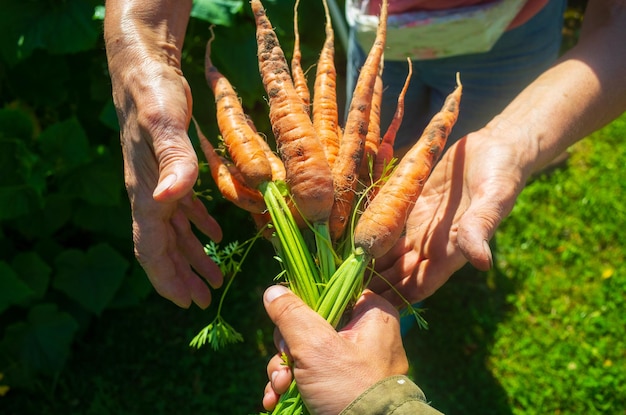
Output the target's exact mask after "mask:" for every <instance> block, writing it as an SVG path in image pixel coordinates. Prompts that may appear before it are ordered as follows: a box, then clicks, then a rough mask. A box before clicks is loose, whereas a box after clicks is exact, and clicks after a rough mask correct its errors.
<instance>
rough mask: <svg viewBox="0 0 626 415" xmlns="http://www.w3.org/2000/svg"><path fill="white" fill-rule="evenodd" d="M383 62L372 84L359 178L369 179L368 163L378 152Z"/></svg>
mask: <svg viewBox="0 0 626 415" xmlns="http://www.w3.org/2000/svg"><path fill="white" fill-rule="evenodd" d="M382 72H383V62H382V61H381V65H380V69H379V70H378V76H376V83H375V84H374V91H373V94H372V109H371V110H370V121H369V124H368V126H367V135H366V136H365V149H364V152H363V159H362V160H361V168H360V171H359V177H360V178H361V180H366V181H367V179H369V174H370V163H371V161H373V160H374V159H375V158H376V154H377V153H378V147H379V146H380V142H381V133H380V105H381V103H382V100H383V77H382Z"/></svg>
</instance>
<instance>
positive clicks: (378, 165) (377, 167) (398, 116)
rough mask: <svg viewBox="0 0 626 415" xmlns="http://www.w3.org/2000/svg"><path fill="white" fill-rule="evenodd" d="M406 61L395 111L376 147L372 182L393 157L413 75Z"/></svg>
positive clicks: (378, 178) (409, 61)
mask: <svg viewBox="0 0 626 415" xmlns="http://www.w3.org/2000/svg"><path fill="white" fill-rule="evenodd" d="M407 62H408V63H409V73H408V74H407V77H406V80H405V81H404V86H403V87H402V91H400V95H398V104H397V105H396V112H395V114H394V115H393V119H392V120H391V124H390V125H389V127H388V128H387V131H386V132H385V135H384V137H383V140H382V142H381V143H380V146H379V147H378V151H377V153H376V158H375V160H374V166H373V169H372V177H373V180H374V183H376V182H377V181H379V180H380V179H381V177H382V175H383V172H384V170H385V167H386V166H387V165H389V163H390V162H391V159H393V144H394V142H395V140H396V134H397V133H398V129H399V128H400V124H401V123H402V118H403V117H404V97H405V95H406V91H407V90H408V89H409V82H410V80H411V75H413V65H412V63H411V59H408V58H407Z"/></svg>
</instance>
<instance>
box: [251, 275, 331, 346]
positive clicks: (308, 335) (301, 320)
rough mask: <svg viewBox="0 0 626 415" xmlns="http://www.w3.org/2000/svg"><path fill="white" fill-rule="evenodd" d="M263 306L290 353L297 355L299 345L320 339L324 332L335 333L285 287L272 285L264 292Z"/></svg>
mask: <svg viewBox="0 0 626 415" xmlns="http://www.w3.org/2000/svg"><path fill="white" fill-rule="evenodd" d="M263 304H264V305H265V310H266V311H267V314H268V316H269V317H270V319H271V320H272V322H273V323H274V324H275V325H276V327H277V328H278V330H279V331H280V334H281V335H282V337H283V339H284V340H285V342H286V343H287V345H288V346H289V350H290V351H291V352H292V353H294V351H295V352H296V353H297V350H298V348H299V347H300V345H302V344H309V343H311V340H312V339H314V338H321V337H322V336H323V335H324V333H325V332H328V333H331V334H333V335H334V334H335V333H336V332H335V330H334V329H333V327H332V326H331V325H330V324H329V323H328V322H327V321H326V320H324V319H323V318H322V317H321V316H320V315H319V314H317V313H316V312H315V311H313V310H312V309H311V308H310V307H309V306H307V305H306V304H305V303H304V302H303V301H302V300H301V299H300V298H298V296H296V295H295V294H294V293H292V292H291V291H290V290H289V289H288V288H287V287H285V286H282V285H274V286H271V287H269V288H268V289H267V290H265V294H264V295H263Z"/></svg>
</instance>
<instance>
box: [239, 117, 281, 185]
mask: <svg viewBox="0 0 626 415" xmlns="http://www.w3.org/2000/svg"><path fill="white" fill-rule="evenodd" d="M246 120H247V121H248V125H249V126H250V128H252V129H253V130H254V131H255V132H256V133H257V137H258V138H259V144H260V146H261V148H262V149H263V152H264V153H265V156H266V157H267V161H269V163H270V168H271V169H272V180H282V181H284V180H285V165H284V164H283V161H282V160H281V159H280V157H278V154H276V153H274V151H273V150H272V148H271V147H270V146H269V144H268V143H267V141H265V140H264V139H263V137H261V135H260V134H258V131H257V128H256V126H255V125H254V122H253V121H252V119H251V118H250V117H248V116H247V115H246Z"/></svg>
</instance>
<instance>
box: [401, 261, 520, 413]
mask: <svg viewBox="0 0 626 415" xmlns="http://www.w3.org/2000/svg"><path fill="white" fill-rule="evenodd" d="M494 251H495V250H494ZM514 292H515V287H514V286H513V285H512V284H511V282H510V281H509V280H508V279H507V278H506V277H505V276H504V275H502V274H501V273H500V272H498V270H497V269H493V270H491V271H490V272H488V273H485V272H479V271H476V270H475V269H474V268H472V267H471V266H466V267H465V268H463V269H461V270H460V271H458V272H457V273H456V274H455V275H454V276H453V277H452V278H451V279H450V281H449V282H448V283H447V284H445V285H444V286H443V287H442V288H441V289H439V291H437V293H436V294H434V295H433V296H432V297H430V298H429V299H427V300H426V301H425V302H424V308H425V309H426V313H425V318H426V320H427V321H428V324H429V329H428V330H420V329H419V328H416V327H414V328H412V329H411V330H410V331H409V332H408V333H407V334H406V336H405V338H404V344H405V348H406V350H407V355H408V357H409V362H410V363H411V373H410V375H411V376H412V377H413V379H414V380H415V381H416V382H417V384H418V385H419V386H420V387H421V388H422V390H423V391H424V393H425V394H426V397H427V399H428V400H429V401H430V402H431V405H432V406H433V407H435V408H437V409H438V410H440V411H441V412H443V413H445V414H448V415H450V414H460V413H470V414H483V415H485V414H498V415H508V414H512V413H513V411H512V409H511V408H510V406H509V403H508V398H507V395H506V392H505V391H504V389H503V388H502V386H501V385H500V384H499V382H498V380H497V379H495V378H494V377H493V375H492V373H491V370H490V368H489V367H488V358H489V355H490V350H491V347H492V345H493V342H494V334H495V332H496V330H497V327H498V324H499V323H500V322H502V321H503V320H505V318H506V314H507V310H506V307H507V305H506V298H507V296H509V295H511V294H513V293H514Z"/></svg>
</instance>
